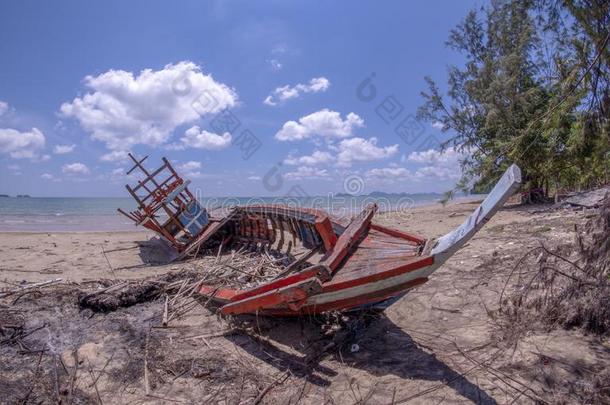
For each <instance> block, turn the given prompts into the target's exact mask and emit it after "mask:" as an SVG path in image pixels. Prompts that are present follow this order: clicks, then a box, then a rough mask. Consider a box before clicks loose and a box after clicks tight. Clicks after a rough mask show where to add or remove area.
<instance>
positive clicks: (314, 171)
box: [284, 166, 330, 180]
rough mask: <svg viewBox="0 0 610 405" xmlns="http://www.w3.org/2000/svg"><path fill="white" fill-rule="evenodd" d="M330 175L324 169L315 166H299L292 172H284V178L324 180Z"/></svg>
mask: <svg viewBox="0 0 610 405" xmlns="http://www.w3.org/2000/svg"><path fill="white" fill-rule="evenodd" d="M329 177H330V175H329V174H328V171H327V170H326V169H318V168H315V167H308V166H301V167H299V168H298V169H297V170H295V171H293V172H288V173H285V174H284V178H285V179H286V180H314V179H318V180H325V179H328V178H329Z"/></svg>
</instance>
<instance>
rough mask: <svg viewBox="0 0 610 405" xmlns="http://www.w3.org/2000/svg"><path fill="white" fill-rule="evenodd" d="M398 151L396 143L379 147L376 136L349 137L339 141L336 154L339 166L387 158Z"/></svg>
mask: <svg viewBox="0 0 610 405" xmlns="http://www.w3.org/2000/svg"><path fill="white" fill-rule="evenodd" d="M397 152H398V144H396V145H391V146H386V147H379V146H377V138H375V137H373V138H369V139H368V140H367V139H364V138H351V139H344V140H342V141H341V142H340V143H339V154H338V156H337V160H338V165H339V166H349V165H351V164H352V163H353V162H366V161H371V160H381V159H387V158H389V157H390V156H393V155H394V154H396V153H397Z"/></svg>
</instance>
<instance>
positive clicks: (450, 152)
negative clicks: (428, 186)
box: [407, 147, 466, 166]
mask: <svg viewBox="0 0 610 405" xmlns="http://www.w3.org/2000/svg"><path fill="white" fill-rule="evenodd" d="M465 155H466V154H465V153H462V152H458V151H457V150H456V149H455V148H453V147H449V148H447V149H445V150H444V151H443V152H441V151H439V150H436V149H428V150H424V151H419V152H411V153H410V154H409V156H408V157H407V160H409V161H411V162H416V163H424V164H442V165H449V166H454V165H456V164H458V163H459V161H460V160H461V159H463V158H464V157H465Z"/></svg>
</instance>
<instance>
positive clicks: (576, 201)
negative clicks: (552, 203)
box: [562, 186, 610, 208]
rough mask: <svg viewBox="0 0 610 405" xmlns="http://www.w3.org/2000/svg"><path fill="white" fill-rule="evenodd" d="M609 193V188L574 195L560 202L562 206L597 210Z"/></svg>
mask: <svg viewBox="0 0 610 405" xmlns="http://www.w3.org/2000/svg"><path fill="white" fill-rule="evenodd" d="M608 193H610V186H606V187H600V188H598V189H595V190H590V191H585V192H582V193H578V194H575V195H573V196H570V197H568V198H566V199H565V200H564V201H562V203H563V205H572V206H577V207H585V208H598V207H600V206H601V205H602V203H603V201H604V198H605V197H606V195H607V194H608Z"/></svg>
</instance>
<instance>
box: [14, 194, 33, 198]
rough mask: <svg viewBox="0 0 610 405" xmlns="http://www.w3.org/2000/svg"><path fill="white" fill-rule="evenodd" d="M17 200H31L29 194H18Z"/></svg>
mask: <svg viewBox="0 0 610 405" xmlns="http://www.w3.org/2000/svg"><path fill="white" fill-rule="evenodd" d="M17 198H31V197H30V195H29V194H17Z"/></svg>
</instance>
